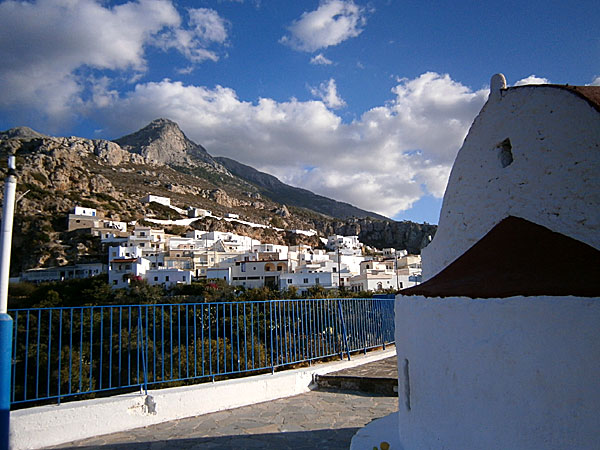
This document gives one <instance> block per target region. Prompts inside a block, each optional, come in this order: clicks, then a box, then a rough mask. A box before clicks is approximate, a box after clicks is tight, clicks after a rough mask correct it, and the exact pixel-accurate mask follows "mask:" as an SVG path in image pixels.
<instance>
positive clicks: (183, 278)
mask: <svg viewBox="0 0 600 450" xmlns="http://www.w3.org/2000/svg"><path fill="white" fill-rule="evenodd" d="M181 279H182V280H183V281H185V275H184V276H183V277H182V278H181ZM223 279H225V277H223Z"/></svg>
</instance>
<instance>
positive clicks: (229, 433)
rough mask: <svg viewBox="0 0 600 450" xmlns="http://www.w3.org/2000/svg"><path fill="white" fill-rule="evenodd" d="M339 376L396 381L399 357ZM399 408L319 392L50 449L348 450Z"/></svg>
mask: <svg viewBox="0 0 600 450" xmlns="http://www.w3.org/2000/svg"><path fill="white" fill-rule="evenodd" d="M337 374H339V376H342V377H365V378H380V379H382V380H386V379H387V382H388V383H389V381H390V379H391V378H394V379H395V380H396V381H397V375H396V357H393V358H387V359H385V360H381V361H376V362H373V363H368V364H364V365H361V366H357V367H355V368H352V369H344V370H341V371H339V372H337ZM384 382H385V381H384ZM397 410H398V398H397V395H394V394H392V395H384V394H377V393H368V392H361V391H356V390H334V389H331V388H317V389H315V390H313V391H310V392H308V393H305V394H301V395H296V396H293V397H287V398H282V399H279V400H274V401H270V402H265V403H259V404H255V405H250V406H244V407H241V408H236V409H230V410H226V411H220V412H216V413H211V414H205V415H202V416H197V417H191V418H187V419H181V420H175V421H171V422H166V423H162V424H158V425H152V426H149V427H145V428H138V429H135V430H130V431H126V432H121V433H114V434H110V435H105V436H98V437H94V438H90V439H85V440H81V441H76V442H72V443H69V444H62V445H58V446H54V447H48V448H82V449H96V448H102V449H105V450H106V449H134V450H146V449H148V450H160V449H253V448H272V449H348V448H349V447H350V441H351V439H352V436H354V434H355V433H356V432H357V431H358V430H359V429H361V428H362V427H364V426H365V425H367V424H368V423H370V422H371V421H372V420H375V419H378V418H380V417H383V416H386V415H388V414H391V413H393V412H395V411H397ZM368 450H371V449H368Z"/></svg>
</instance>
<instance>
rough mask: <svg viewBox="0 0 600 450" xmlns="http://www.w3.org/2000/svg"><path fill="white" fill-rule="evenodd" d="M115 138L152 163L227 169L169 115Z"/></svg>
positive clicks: (220, 170)
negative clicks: (184, 131) (170, 118)
mask: <svg viewBox="0 0 600 450" xmlns="http://www.w3.org/2000/svg"><path fill="white" fill-rule="evenodd" d="M115 142H116V143H117V144H119V145H120V146H121V147H123V148H124V149H126V150H127V151H129V152H131V153H135V154H138V155H140V156H142V158H143V160H144V163H146V164H153V165H201V166H205V167H210V168H211V169H212V170H215V171H217V172H222V173H227V170H226V169H225V168H224V167H223V166H222V165H221V164H219V163H218V162H216V161H215V160H214V159H213V158H212V156H210V155H209V154H208V152H207V151H206V149H205V148H204V147H202V146H201V145H198V144H196V143H194V142H192V141H191V140H189V139H188V138H187V137H186V135H185V134H184V133H183V131H181V129H180V128H179V126H178V125H177V124H176V123H175V122H172V121H170V120H168V119H156V120H154V121H152V122H150V124H148V125H147V126H145V127H144V128H142V129H141V130H139V131H136V132H135V133H132V134H128V135H127V136H123V137H121V138H119V139H116V140H115Z"/></svg>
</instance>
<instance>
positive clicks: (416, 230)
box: [315, 218, 437, 254]
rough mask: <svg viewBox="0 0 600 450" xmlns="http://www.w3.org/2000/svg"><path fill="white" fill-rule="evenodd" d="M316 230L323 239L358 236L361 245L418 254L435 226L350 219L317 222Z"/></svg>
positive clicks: (433, 233) (428, 239)
mask: <svg viewBox="0 0 600 450" xmlns="http://www.w3.org/2000/svg"><path fill="white" fill-rule="evenodd" d="M315 229H316V230H317V231H319V232H321V233H322V234H323V235H325V236H330V235H334V234H339V235H342V236H358V238H359V240H360V241H361V242H362V243H363V244H366V245H369V246H371V247H376V248H388V247H393V248H396V249H406V250H408V252H409V253H413V254H419V253H420V252H421V249H422V248H424V247H426V246H427V245H428V244H429V242H430V241H431V239H433V236H434V235H435V232H436V230H437V226H436V225H429V224H419V223H414V222H409V221H403V222H394V221H391V220H373V219H368V218H367V219H357V218H353V219H348V220H346V221H319V222H317V223H315Z"/></svg>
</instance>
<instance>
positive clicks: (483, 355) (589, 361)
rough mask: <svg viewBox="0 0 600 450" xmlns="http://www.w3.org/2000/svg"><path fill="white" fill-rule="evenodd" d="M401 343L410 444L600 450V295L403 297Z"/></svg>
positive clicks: (413, 448)
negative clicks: (592, 296)
mask: <svg viewBox="0 0 600 450" xmlns="http://www.w3.org/2000/svg"><path fill="white" fill-rule="evenodd" d="M396 347H397V354H398V373H399V380H398V393H399V403H400V404H399V413H398V418H399V419H398V420H399V424H398V426H399V433H400V440H401V444H402V446H403V447H404V448H405V449H407V450H418V449H448V450H451V449H457V450H464V449H487V450H489V449H511V450H518V449H528V450H530V449H542V448H543V449H597V448H598V443H599V442H600V441H599V439H600V437H599V436H600V435H599V430H600V299H598V298H596V299H594V298H578V297H529V298H526V297H512V298H506V299H486V300H478V299H467V298H445V299H442V298H424V297H404V296H397V297H396ZM409 408H410V409H409Z"/></svg>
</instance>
